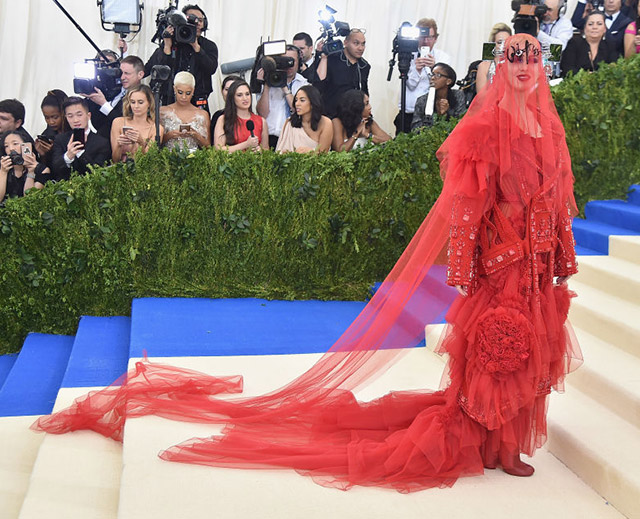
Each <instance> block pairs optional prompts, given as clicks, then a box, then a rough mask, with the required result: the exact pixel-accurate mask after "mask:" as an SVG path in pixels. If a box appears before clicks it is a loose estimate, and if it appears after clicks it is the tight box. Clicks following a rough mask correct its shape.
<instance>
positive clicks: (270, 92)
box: [256, 45, 308, 148]
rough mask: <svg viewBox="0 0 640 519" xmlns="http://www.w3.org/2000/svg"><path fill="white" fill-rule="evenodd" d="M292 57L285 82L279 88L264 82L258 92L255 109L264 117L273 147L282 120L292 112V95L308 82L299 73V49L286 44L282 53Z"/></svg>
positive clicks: (259, 75) (281, 125) (260, 71)
mask: <svg viewBox="0 0 640 519" xmlns="http://www.w3.org/2000/svg"><path fill="white" fill-rule="evenodd" d="M284 55H285V56H287V57H289V58H293V65H292V66H291V67H289V68H288V69H287V84H286V85H285V86H283V87H281V88H276V87H270V86H269V85H268V84H267V83H266V82H265V83H264V85H263V86H262V93H260V94H258V103H257V104H256V110H257V111H258V114H259V115H261V116H262V117H264V118H265V119H266V121H267V126H268V127H269V147H270V148H275V147H276V144H277V143H278V138H279V137H280V132H282V127H283V126H284V122H285V121H286V120H287V119H288V118H289V116H290V115H291V113H292V112H293V96H295V95H296V92H297V91H298V89H299V88H300V87H301V86H303V85H306V84H308V81H307V80H306V79H305V78H304V77H302V75H300V73H299V72H298V70H299V63H300V50H299V49H298V47H296V46H295V45H287V50H286V52H285V54H284ZM257 77H258V79H264V71H263V70H262V69H260V70H258V76H257Z"/></svg>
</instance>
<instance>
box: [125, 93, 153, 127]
mask: <svg viewBox="0 0 640 519" xmlns="http://www.w3.org/2000/svg"><path fill="white" fill-rule="evenodd" d="M136 92H142V93H143V94H144V95H145V97H146V98H147V101H148V102H149V110H148V111H147V119H150V120H151V121H155V120H156V102H155V100H154V98H153V92H152V91H151V89H150V88H149V87H148V86H147V85H138V86H137V87H133V88H131V89H129V90H128V91H127V95H125V96H124V100H123V101H122V115H123V116H124V117H126V118H127V119H131V118H133V113H132V112H131V96H132V95H133V94H135V93H136Z"/></svg>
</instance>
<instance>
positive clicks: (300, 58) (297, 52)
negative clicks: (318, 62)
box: [285, 43, 304, 72]
mask: <svg viewBox="0 0 640 519" xmlns="http://www.w3.org/2000/svg"><path fill="white" fill-rule="evenodd" d="M287 50H292V51H295V53H296V55H297V56H298V67H297V68H296V70H297V71H298V72H300V69H301V68H302V64H303V63H304V58H303V57H302V51H301V50H300V49H299V48H298V47H296V46H295V45H291V44H290V43H287V47H286V50H285V51H287Z"/></svg>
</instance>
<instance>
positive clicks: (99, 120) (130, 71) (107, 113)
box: [87, 56, 144, 140]
mask: <svg viewBox="0 0 640 519" xmlns="http://www.w3.org/2000/svg"><path fill="white" fill-rule="evenodd" d="M120 70H121V71H122V76H121V77H120V80H121V81H122V90H120V92H119V93H118V94H117V95H116V96H115V97H114V98H113V99H112V100H111V101H107V98H106V97H105V96H104V93H103V92H102V91H101V90H100V89H99V88H96V89H95V90H96V91H95V92H94V93H93V94H89V95H88V96H87V99H89V100H90V101H91V102H92V105H90V107H91V108H93V110H91V114H92V116H93V117H94V121H93V123H94V127H95V129H96V131H97V132H98V135H101V136H102V137H104V138H105V139H107V140H108V139H110V137H111V124H112V123H113V120H114V119H115V118H116V117H122V100H123V99H124V96H125V95H126V93H127V91H128V90H129V89H130V88H135V87H137V86H139V85H140V83H141V82H142V78H143V77H144V62H143V61H142V60H141V59H140V58H139V57H138V56H127V57H126V58H123V60H122V61H121V62H120Z"/></svg>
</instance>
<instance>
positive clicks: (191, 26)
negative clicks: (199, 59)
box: [151, 0, 198, 44]
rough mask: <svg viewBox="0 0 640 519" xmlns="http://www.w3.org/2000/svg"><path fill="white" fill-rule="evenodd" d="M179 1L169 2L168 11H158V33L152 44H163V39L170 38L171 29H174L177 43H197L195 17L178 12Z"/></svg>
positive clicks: (154, 36)
mask: <svg viewBox="0 0 640 519" xmlns="http://www.w3.org/2000/svg"><path fill="white" fill-rule="evenodd" d="M178 3H179V0H175V5H173V2H169V7H167V8H166V9H158V14H157V15H156V33H155V34H154V35H153V38H151V42H152V43H158V44H161V42H162V39H163V38H168V37H170V36H171V35H170V33H169V32H168V31H167V29H168V28H169V27H173V38H174V40H175V42H176V43H189V44H190V43H193V42H194V41H196V34H197V30H198V25H197V23H196V20H195V17H194V16H191V15H189V16H186V15H185V14H184V13H182V11H179V10H178Z"/></svg>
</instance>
